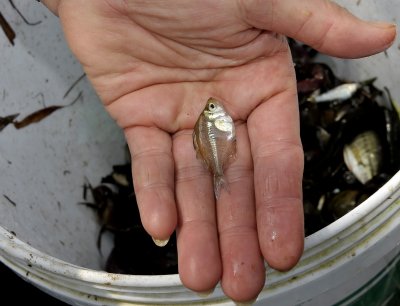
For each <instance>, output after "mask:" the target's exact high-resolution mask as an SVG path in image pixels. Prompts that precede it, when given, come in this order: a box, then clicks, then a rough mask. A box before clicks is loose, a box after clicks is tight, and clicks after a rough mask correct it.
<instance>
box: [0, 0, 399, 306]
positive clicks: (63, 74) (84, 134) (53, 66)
mask: <svg viewBox="0 0 400 306" xmlns="http://www.w3.org/2000/svg"><path fill="white" fill-rule="evenodd" d="M15 2H16V4H18V6H19V8H20V10H21V11H23V12H25V13H26V17H27V18H29V19H30V21H36V20H41V21H42V22H41V23H40V24H39V25H36V26H29V25H26V24H25V23H23V22H22V20H21V18H20V17H19V16H18V15H17V13H16V12H15V10H13V8H12V7H11V6H10V4H9V3H8V2H7V1H3V2H0V11H1V12H2V14H3V16H5V17H6V18H7V19H8V21H9V22H10V24H11V25H12V27H13V28H14V30H15V31H16V34H17V36H16V40H15V46H14V47H11V45H10V44H9V43H8V41H7V40H6V39H5V37H4V38H3V36H2V35H3V34H2V33H0V50H1V52H0V54H1V56H0V67H1V70H0V101H1V103H0V116H4V115H6V114H12V113H21V117H23V116H24V115H26V114H29V113H31V112H32V111H34V110H36V109H38V108H40V107H42V106H43V104H45V105H54V104H68V103H69V102H71V101H72V100H73V99H74V98H75V97H76V96H78V94H79V92H82V98H81V99H80V100H79V101H78V102H77V103H76V104H74V105H73V106H70V107H67V108H64V109H61V110H59V111H57V112H55V113H54V114H52V115H51V116H50V117H48V118H46V119H45V120H44V121H42V122H41V123H40V124H33V125H31V126H29V127H27V128H25V129H24V130H16V129H14V128H13V127H7V128H5V129H4V130H3V131H1V133H0V169H1V172H0V173H1V174H0V189H1V190H0V224H1V226H0V260H1V261H2V262H3V263H5V264H6V265H7V266H8V267H10V268H11V269H13V270H14V271H15V272H17V273H18V274H19V275H20V276H22V277H23V278H24V279H26V280H27V281H29V282H31V283H33V284H34V285H36V286H38V287H39V288H41V289H42V290H44V291H46V292H48V293H49V294H51V295H53V296H55V297H57V298H59V299H61V300H64V301H66V302H68V303H70V304H73V305H131V304H142V303H146V304H153V305H154V304H159V303H160V304H218V305H231V304H233V303H232V302H231V301H230V300H229V299H227V298H226V297H225V296H224V295H223V292H222V291H221V289H220V287H217V289H216V290H215V292H214V293H213V294H212V295H210V296H209V297H206V298H201V297H199V296H198V295H196V294H195V293H193V292H191V291H190V290H187V289H186V288H184V287H183V286H182V284H181V283H180V281H179V277H178V275H166V276H135V275H119V274H110V273H106V272H102V271H100V266H101V264H102V260H103V259H102V258H101V257H100V255H99V253H98V250H97V248H96V237H97V233H98V224H97V221H96V220H95V216H94V214H93V212H92V211H90V210H88V209H82V207H79V206H78V205H77V203H78V202H79V201H81V200H82V190H81V188H82V184H83V178H84V177H87V178H88V179H89V180H90V181H92V182H97V181H98V180H99V179H100V178H101V177H102V176H104V174H106V173H108V172H109V171H110V170H111V166H112V165H113V164H116V163H119V162H123V160H124V139H123V136H122V133H121V131H120V130H119V129H118V128H117V127H116V126H115V124H114V122H113V121H112V120H111V119H110V118H109V117H108V115H106V113H105V112H104V110H103V108H102V106H101V105H100V103H99V101H98V99H97V97H96V95H95V93H94V92H93V90H92V89H91V87H90V85H89V84H88V82H87V81H86V80H85V79H83V80H82V81H80V82H79V83H78V84H77V85H76V86H75V87H74V88H73V89H72V91H71V92H70V93H69V94H68V95H67V97H65V98H64V97H63V96H64V94H65V93H66V92H67V89H68V88H69V87H70V85H71V84H72V83H73V82H74V81H75V80H77V79H78V78H79V76H80V75H81V74H82V70H81V67H80V66H79V64H78V63H77V62H76V60H75V59H74V58H73V56H72V55H71V54H70V52H69V51H68V48H67V46H66V44H65V42H64V40H63V36H62V32H61V30H60V26H59V24H58V20H57V18H55V17H53V16H52V15H51V14H50V13H48V12H47V11H46V9H44V8H43V7H41V6H40V5H38V4H37V3H34V2H33V1H30V2H27V1H15ZM338 2H341V4H342V5H346V7H348V8H349V9H350V10H351V11H353V12H354V13H356V14H357V15H358V16H361V17H365V18H373V19H389V20H392V21H396V18H398V17H400V10H399V9H394V8H399V6H398V4H397V0H385V1H373V0H362V1H357V2H356V1H353V2H351V3H348V2H346V1H338ZM399 48H400V45H399V40H397V41H396V43H395V44H394V46H393V47H392V48H391V49H390V50H388V51H387V54H386V55H385V54H380V55H377V56H374V57H371V58H368V59H362V60H352V61H337V62H335V63H334V65H335V66H336V71H337V72H339V74H340V75H345V76H346V77H347V78H349V79H358V80H363V79H367V78H370V77H373V76H378V77H379V79H378V85H380V86H381V87H382V86H383V85H385V86H387V87H389V89H390V90H391V92H392V95H393V97H395V98H397V99H400V87H399V86H398V84H399V79H400V78H399V75H400V64H399V63H400V50H399ZM399 185H400V172H399V173H397V174H396V175H395V176H394V177H393V178H392V179H391V180H390V181H389V182H388V183H387V184H385V185H384V186H383V187H382V188H381V189H380V190H379V191H377V192H376V193H375V194H373V195H372V196H371V197H370V198H369V199H367V200H366V201H365V202H364V203H363V204H362V205H360V206H359V207H357V208H356V209H354V210H353V211H351V212H350V213H349V214H347V215H345V216H344V217H343V218H341V219H339V220H338V221H336V222H334V223H332V224H331V225H329V226H328V227H326V228H324V229H322V230H321V231H319V232H317V233H315V234H313V235H311V236H309V237H307V238H306V243H305V252H304V256H303V257H302V260H301V262H300V263H299V264H298V265H297V266H296V267H295V268H294V269H293V270H291V271H289V272H287V273H278V272H276V271H272V270H270V271H268V280H267V285H266V287H265V288H264V290H263V291H262V293H261V294H260V296H259V298H258V300H257V302H256V304H257V305H299V304H301V305H334V304H338V305H353V304H354V303H357V302H358V303H364V302H365V303H366V304H365V305H368V301H369V300H368V299H370V298H371V296H370V295H368V294H370V293H371V289H372V290H374V288H377V286H382V283H383V282H384V281H385V279H387V277H389V276H391V273H393V271H394V269H395V268H396V267H397V270H399V268H398V267H399V261H400V256H399V254H400V190H399ZM3 195H6V196H7V197H8V198H9V199H11V200H12V201H13V202H14V204H12V203H11V202H9V201H8V200H7V199H6V198H5V197H4V196H3ZM138 251H140V250H138ZM378 295H379V294H378ZM374 298H375V299H378V298H381V299H380V300H379V304H380V303H382V301H384V300H385V299H386V300H389V299H390V291H389V294H386V295H385V294H383V293H382V292H381V295H380V296H378V297H377V296H375V297H374ZM375 301H377V300H375ZM371 303H372V302H371ZM373 304H374V303H372V304H371V305H373ZM375 304H378V303H375Z"/></svg>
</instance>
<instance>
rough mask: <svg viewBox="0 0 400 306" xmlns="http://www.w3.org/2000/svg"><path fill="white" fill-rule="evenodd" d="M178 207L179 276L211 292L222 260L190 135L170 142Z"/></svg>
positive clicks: (208, 184) (210, 199)
mask: <svg viewBox="0 0 400 306" xmlns="http://www.w3.org/2000/svg"><path fill="white" fill-rule="evenodd" d="M173 155H174V159H175V181H176V184H175V193H176V203H177V207H178V227H177V246H178V260H179V264H178V266H179V276H180V278H181V280H182V282H183V284H184V285H185V286H186V287H188V288H190V289H192V290H195V291H198V292H206V291H210V290H212V289H213V288H214V287H215V286H216V284H217V283H218V281H219V279H220V277H221V260H220V253H219V246H218V233H217V224H216V217H215V202H214V191H213V185H212V181H211V177H210V175H209V173H208V171H207V169H206V168H205V167H204V166H203V165H202V163H201V162H200V161H199V160H197V159H196V153H195V150H194V148H193V140H192V131H190V130H185V131H182V132H179V133H177V134H176V135H175V136H174V139H173Z"/></svg>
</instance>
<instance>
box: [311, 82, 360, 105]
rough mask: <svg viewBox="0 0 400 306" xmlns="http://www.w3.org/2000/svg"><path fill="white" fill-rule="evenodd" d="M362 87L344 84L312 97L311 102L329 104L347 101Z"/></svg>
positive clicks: (356, 84) (358, 84)
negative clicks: (336, 101)
mask: <svg viewBox="0 0 400 306" xmlns="http://www.w3.org/2000/svg"><path fill="white" fill-rule="evenodd" d="M360 87H361V84H360V83H346V84H342V85H339V86H337V87H335V88H333V89H331V90H328V91H327V92H324V93H322V94H320V95H318V96H313V97H310V98H309V101H311V102H317V103H318V102H329V101H334V100H338V101H345V100H347V99H350V98H351V97H352V96H353V95H354V94H355V93H356V91H357V90H358V89H359V88H360Z"/></svg>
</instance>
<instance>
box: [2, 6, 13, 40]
mask: <svg viewBox="0 0 400 306" xmlns="http://www.w3.org/2000/svg"><path fill="white" fill-rule="evenodd" d="M0 26H1V27H2V29H3V31H4V34H6V37H7V39H8V41H9V42H10V44H11V45H13V46H14V39H15V31H14V30H13V28H12V27H11V26H10V24H9V23H8V22H7V20H6V19H5V18H4V17H3V15H2V14H1V12H0Z"/></svg>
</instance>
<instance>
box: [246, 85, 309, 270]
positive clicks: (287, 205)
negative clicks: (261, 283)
mask: <svg viewBox="0 0 400 306" xmlns="http://www.w3.org/2000/svg"><path fill="white" fill-rule="evenodd" d="M294 82H295V81H294V79H293V83H294ZM248 130H249V136H250V141H251V151H252V156H253V162H254V187H255V198H256V216H257V230H258V236H259V242H260V247H261V251H262V254H263V256H264V258H265V259H266V261H267V262H268V264H269V265H270V266H271V267H272V268H274V269H277V270H287V269H290V268H292V267H293V266H294V265H295V264H296V263H297V262H298V260H299V258H300V256H301V254H302V251H303V245H304V222H303V205H302V175H303V164H304V160H303V150H302V145H301V141H300V127H299V116H298V106H297V93H296V87H295V84H294V86H292V87H291V88H289V89H287V90H285V91H283V92H281V93H278V94H276V95H275V96H273V97H271V98H270V99H268V101H265V102H263V103H261V104H260V105H259V106H258V107H257V108H256V109H255V110H254V111H253V113H252V114H251V115H250V116H249V118H248Z"/></svg>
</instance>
